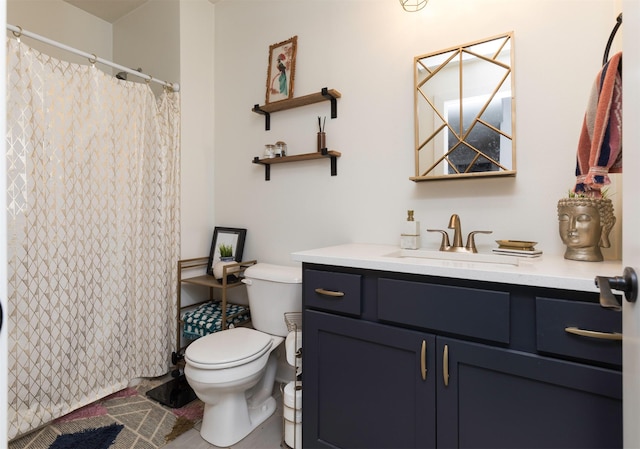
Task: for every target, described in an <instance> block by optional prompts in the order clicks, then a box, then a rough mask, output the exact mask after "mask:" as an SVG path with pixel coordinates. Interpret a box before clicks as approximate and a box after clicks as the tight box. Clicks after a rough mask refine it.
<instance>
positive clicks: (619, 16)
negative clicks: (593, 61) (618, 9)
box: [602, 13, 622, 65]
mask: <svg viewBox="0 0 640 449" xmlns="http://www.w3.org/2000/svg"><path fill="white" fill-rule="evenodd" d="M620 25H622V13H620V14H618V18H617V19H616V24H615V26H614V27H613V30H611V34H610V35H609V41H608V42H607V47H606V48H605V49H604V58H602V65H605V64H606V63H607V61H608V60H609V50H611V43H612V42H613V38H614V37H615V35H616V32H617V31H618V28H620Z"/></svg>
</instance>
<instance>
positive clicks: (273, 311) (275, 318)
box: [242, 263, 302, 337]
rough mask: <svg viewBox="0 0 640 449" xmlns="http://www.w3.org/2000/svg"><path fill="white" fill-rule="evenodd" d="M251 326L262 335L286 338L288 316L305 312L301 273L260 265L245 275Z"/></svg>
mask: <svg viewBox="0 0 640 449" xmlns="http://www.w3.org/2000/svg"><path fill="white" fill-rule="evenodd" d="M244 276H245V277H244V279H243V280H242V282H244V283H245V284H246V286H247V296H248V298H249V308H250V309H251V323H252V324H253V327H254V328H255V329H257V330H259V331H262V332H266V333H267V334H271V335H279V336H281V337H286V336H287V334H288V333H289V331H288V329H287V325H286V323H285V321H284V314H285V313H286V312H301V311H302V269H301V268H298V267H286V266H282V265H273V264H268V263H257V264H255V265H252V266H250V267H249V268H247V269H246V270H245V272H244Z"/></svg>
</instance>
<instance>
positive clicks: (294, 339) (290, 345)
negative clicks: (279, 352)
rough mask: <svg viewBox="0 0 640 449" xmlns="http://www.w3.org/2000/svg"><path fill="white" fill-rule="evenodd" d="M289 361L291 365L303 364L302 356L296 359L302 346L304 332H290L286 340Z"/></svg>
mask: <svg viewBox="0 0 640 449" xmlns="http://www.w3.org/2000/svg"><path fill="white" fill-rule="evenodd" d="M284 345H285V351H286V353H287V363H288V364H289V365H291V366H302V358H299V359H298V360H297V361H296V354H297V352H298V349H300V348H302V332H289V334H288V335H287V339H286V340H285V342H284Z"/></svg>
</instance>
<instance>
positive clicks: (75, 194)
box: [6, 38, 180, 439]
mask: <svg viewBox="0 0 640 449" xmlns="http://www.w3.org/2000/svg"><path fill="white" fill-rule="evenodd" d="M7 83H8V84H7V136H6V139H7V155H6V157H7V176H8V179H7V192H8V198H7V208H8V211H7V226H8V237H7V240H8V246H9V248H8V261H9V266H8V270H7V271H8V291H9V298H8V309H9V310H8V326H9V334H8V335H9V357H8V373H9V378H8V383H9V391H8V401H9V404H8V405H9V413H8V414H9V423H8V424H9V426H8V433H9V435H8V436H9V438H10V439H11V438H13V437H15V436H17V435H20V434H23V433H25V432H27V431H30V430H32V429H34V428H36V427H38V426H40V425H42V424H44V423H47V422H48V421H50V420H52V419H54V418H57V417H59V416H61V415H64V414H66V413H68V412H70V411H72V410H74V409H76V408H79V407H82V406H84V405H87V404H89V403H91V402H93V401H95V400H97V399H99V398H101V397H104V396H106V395H108V394H110V393H113V392H115V391H118V390H120V389H122V388H124V387H126V386H127V384H128V382H129V381H130V380H131V379H133V378H136V377H146V376H158V375H162V374H164V373H166V372H167V371H168V369H169V358H170V354H171V350H172V349H173V348H172V342H173V341H174V339H175V329H176V323H175V316H176V311H175V310H176V298H175V293H176V291H175V290H176V289H175V285H176V261H177V260H178V256H179V187H178V186H179V179H178V178H179V128H180V125H179V117H180V111H179V95H178V94H177V93H173V92H164V93H163V94H162V95H161V96H160V97H159V98H156V97H155V96H154V94H153V93H152V91H151V89H150V87H149V86H148V85H146V84H141V83H133V82H127V81H122V80H118V79H116V78H115V77H113V76H109V75H107V74H105V73H104V72H102V71H100V70H98V69H97V68H96V67H94V66H91V65H88V66H85V65H80V64H72V63H69V62H64V61H60V60H56V59H54V58H51V57H49V56H46V55H45V54H43V53H40V52H38V51H36V50H34V49H33V48H30V47H29V46H27V45H26V44H24V43H21V42H19V41H17V40H15V39H13V38H11V39H8V42H7Z"/></svg>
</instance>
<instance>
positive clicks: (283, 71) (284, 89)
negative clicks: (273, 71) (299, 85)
mask: <svg viewBox="0 0 640 449" xmlns="http://www.w3.org/2000/svg"><path fill="white" fill-rule="evenodd" d="M286 60H287V57H286V56H285V55H283V54H282V53H280V54H279V55H278V60H277V66H278V74H277V75H276V76H274V77H273V80H272V81H271V89H272V92H273V93H280V94H282V95H285V96H288V95H289V83H287V66H286V65H285V64H284V61H286ZM276 80H278V86H279V89H278V90H276V89H275V88H274V87H273V85H274V84H275V82H276Z"/></svg>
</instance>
